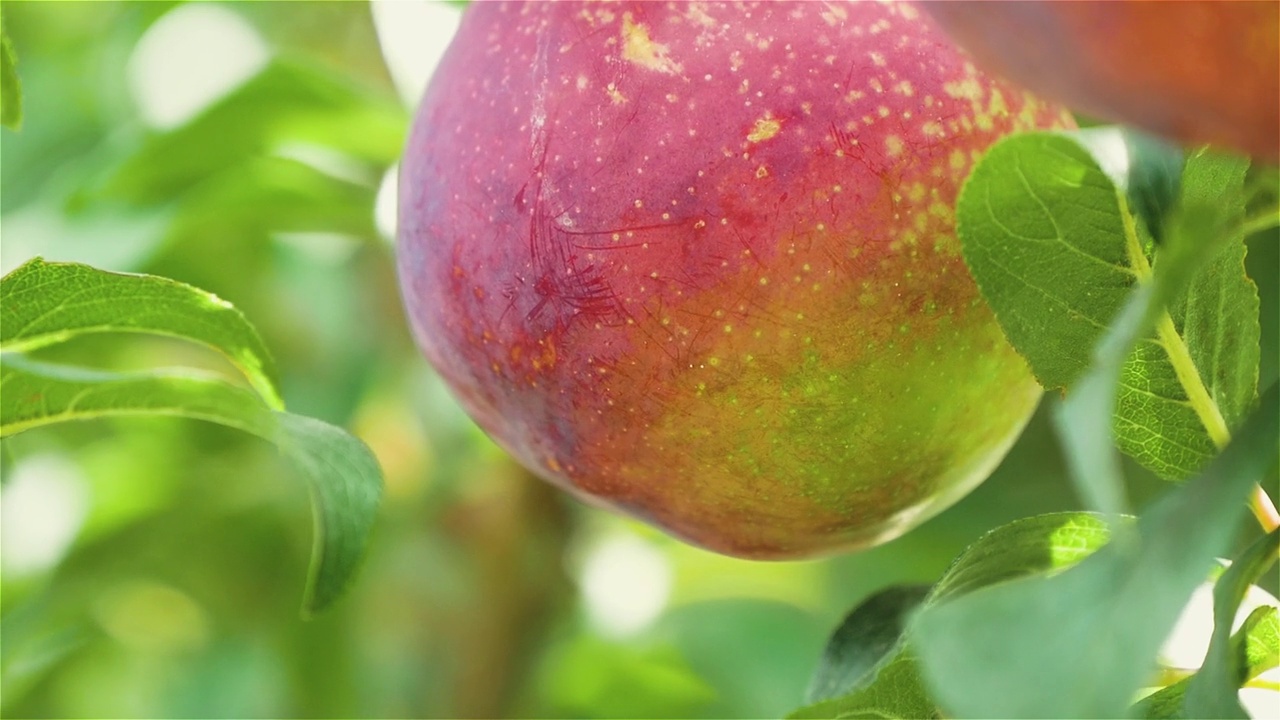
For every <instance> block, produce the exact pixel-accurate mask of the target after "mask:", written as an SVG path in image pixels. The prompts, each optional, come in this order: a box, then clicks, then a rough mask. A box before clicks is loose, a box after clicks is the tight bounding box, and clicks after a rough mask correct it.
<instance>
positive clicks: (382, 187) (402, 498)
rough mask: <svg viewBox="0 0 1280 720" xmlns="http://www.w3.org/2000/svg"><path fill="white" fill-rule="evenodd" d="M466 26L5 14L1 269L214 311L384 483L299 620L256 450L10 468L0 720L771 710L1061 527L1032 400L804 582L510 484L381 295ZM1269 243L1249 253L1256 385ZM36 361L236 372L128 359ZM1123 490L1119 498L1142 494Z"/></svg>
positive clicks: (302, 547) (319, 7) (393, 296)
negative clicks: (845, 619) (144, 289)
mask: <svg viewBox="0 0 1280 720" xmlns="http://www.w3.org/2000/svg"><path fill="white" fill-rule="evenodd" d="M460 11H461V8H460V6H458V5H451V4H444V3H434V2H426V1H425V0H420V1H417V2H415V1H411V0H386V1H384V2H380V3H377V4H375V5H373V6H371V5H370V4H367V3H364V2H341V3H334V2H304V3H294V2H279V3H276V2H263V3H245V4H217V3H198V4H181V3H173V2H145V3H116V2H68V3H45V2H14V1H10V2H5V3H4V5H3V8H2V12H3V22H4V27H5V30H6V32H7V33H8V34H9V35H10V36H11V38H12V41H13V45H14V48H15V50H16V52H17V54H18V59H19V65H18V71H19V74H20V76H21V79H22V83H23V88H24V97H25V102H26V118H25V126H24V127H23V128H22V130H21V131H20V132H16V133H15V132H10V131H8V130H4V131H3V133H2V134H0V140H2V142H3V146H2V153H3V155H2V157H3V163H2V165H0V168H2V176H0V177H2V181H3V192H2V193H0V233H2V236H3V252H2V254H0V266H2V269H3V271H4V272H8V271H9V270H12V269H13V268H15V267H17V266H18V265H20V264H21V263H22V262H24V261H26V260H27V259H29V258H30V257H32V256H35V255H43V256H44V257H45V258H46V259H50V260H77V261H82V262H88V263H91V264H94V265H96V266H98V267H102V268H105V269H111V270H122V271H140V272H150V273H156V274H160V275H165V276H168V277H172V278H176V279H179V280H182V281H185V282H188V283H192V284H194V285H197V286H199V287H201V288H204V289H207V290H210V291H213V292H215V293H217V294H218V295H219V296H221V297H223V298H226V299H227V300H230V301H232V302H233V303H235V304H236V305H237V306H239V307H240V308H241V309H242V310H243V311H244V312H245V313H246V314H247V315H248V317H249V318H250V320H252V321H253V322H255V323H256V324H257V325H258V327H259V328H260V330H261V331H262V333H263V336H264V338H265V340H266V342H267V345H268V346H269V347H270V348H271V349H272V351H273V352H274V353H275V355H276V359H277V361H278V364H279V366H280V369H281V371H282V374H283V382H284V393H285V399H286V401H287V403H288V405H289V406H290V409H291V410H292V411H293V412H296V413H302V414H309V415H314V416H316V417H320V418H322V419H324V420H326V421H328V422H331V423H335V424H339V425H343V426H346V427H348V428H350V429H352V430H353V431H354V432H355V433H357V434H358V435H359V436H360V437H362V438H363V439H364V440H365V441H366V442H367V443H368V444H369V445H370V446H371V447H372V448H373V450H374V451H375V453H376V454H377V456H378V458H379V460H380V461H381V463H382V466H383V468H384V471H385V473H386V495H385V499H384V503H383V507H382V511H381V516H380V518H379V521H378V524H377V527H376V529H375V533H374V536H373V538H372V543H371V546H370V551H369V555H368V559H367V561H366V563H365V565H364V568H363V570H362V573H361V575H360V576H359V577H358V579H357V581H356V583H355V584H354V586H353V587H352V589H351V591H350V593H349V595H348V596H347V597H346V598H345V599H344V600H343V601H341V602H340V603H339V604H338V605H337V606H336V607H335V608H333V609H332V610H330V611H329V612H327V613H325V614H323V615H321V616H320V617H318V618H316V619H313V620H310V621H303V620H302V619H301V618H300V617H299V605H300V600H301V594H302V588H303V582H304V577H305V573H306V567H307V563H308V559H309V553H310V542H311V521H310V518H309V509H308V498H307V494H306V490H305V488H304V486H303V485H302V483H301V482H299V481H298V480H297V479H296V478H294V477H291V476H290V475H289V474H288V473H287V471H286V469H285V467H284V466H283V464H282V463H281V462H280V460H279V459H278V457H277V456H276V455H275V453H274V450H273V449H272V448H271V447H270V446H268V445H266V444H265V443H262V442H260V441H258V440H256V439H253V438H251V437H249V436H246V435H242V434H237V433H235V432H233V431H229V430H225V429H223V428H220V427H216V426H213V425H208V424H202V423H198V422H194V421H183V420H170V419H134V420H118V421H101V422H91V423H81V424H74V425H64V426H59V427H55V428H50V429H46V430H40V431H34V432H29V433H25V434H21V435H18V436H15V437H12V438H10V439H7V440H5V441H4V442H3V444H2V445H0V448H2V451H3V452H2V456H0V461H2V463H3V465H2V468H3V486H2V487H0V530H2V532H3V536H2V542H0V633H2V638H3V643H2V645H0V712H2V713H3V714H4V715H5V716H7V717H46V716H61V717H111V716H127V717H190V716H201V717H218V716H234V717H256V716H275V717H284V716H308V717H311V716H315V717H320V716H326V717H327V716H351V717H356V716H359V717H366V716H369V717H386V716H397V717H408V716H459V717H460V716H476V717H498V716H522V717H536V716H569V715H573V716H584V717H601V718H607V717H623V716H627V717H636V716H646V717H699V716H701V717H763V716H776V715H780V714H782V713H785V712H786V711H788V710H790V709H792V708H794V707H796V706H797V705H799V704H800V702H801V698H802V695H803V691H804V688H805V684H806V682H807V678H808V675H809V673H810V671H811V670H812V668H813V667H814V665H815V663H816V660H817V658H818V656H819V654H820V652H821V648H822V645H823V642H824V641H825V638H826V635H827V634H828V633H829V632H830V631H831V629H832V628H833V627H834V626H835V625H836V624H837V623H838V621H839V620H840V618H841V617H842V615H843V614H844V613H845V612H846V611H847V610H848V609H849V608H851V607H852V606H853V605H854V604H856V603H857V602H858V601H859V600H861V599H862V598H864V597H866V596H867V595H868V594H870V593H871V592H874V591H876V590H878V589H880V588H883V587H885V586H888V585H891V584H895V583H901V582H928V581H931V580H933V579H935V578H936V577H937V576H938V575H939V574H940V573H941V572H942V570H943V569H944V568H945V566H946V564H947V563H948V562H949V560H950V559H951V558H952V557H953V556H955V555H956V553H958V552H959V551H960V550H961V549H962V548H963V547H964V546H965V545H966V544H967V543H969V542H971V541H972V540H974V539H975V538H977V537H978V536H979V535H980V534H981V533H982V532H984V531H985V530H987V529H990V528H992V527H995V526H997V525H999V524H1002V523H1004V522H1007V521H1009V520H1012V519H1015V518H1018V517H1022V516H1026V515H1030V514H1035V513H1040V512H1047V511H1053V510H1062V509H1072V508H1075V507H1077V506H1078V501H1077V500H1076V498H1075V497H1074V495H1073V494H1072V491H1071V489H1070V487H1069V485H1068V482H1067V480H1066V478H1065V476H1064V473H1063V468H1062V461H1061V457H1060V454H1059V451H1058V447H1057V444H1056V441H1055V439H1054V437H1053V433H1052V430H1051V429H1050V427H1049V425H1048V422H1047V415H1046V413H1045V411H1044V408H1043V407H1042V408H1041V412H1040V413H1038V414H1037V416H1036V418H1035V420H1034V421H1033V423H1032V425H1031V426H1030V428H1029V429H1028V431H1027V432H1026V434H1025V436H1024V437H1023V438H1022V440H1021V441H1020V442H1019V443H1018V445H1017V446H1016V447H1015V448H1014V449H1013V451H1012V453H1011V454H1010V455H1009V457H1008V459H1007V461H1006V462H1005V463H1004V465H1003V466H1002V467H1001V468H1000V469H999V470H998V471H997V472H996V474H995V475H994V476H993V477H992V478H991V479H990V480H989V481H988V482H987V483H986V484H985V485H984V486H983V487H981V488H980V489H979V490H977V491H976V492H974V493H973V494H972V495H971V496H970V497H968V498H967V499H966V500H964V501H963V502H961V503H960V504H958V505H957V506H955V507H954V508H953V509H951V510H950V511H948V512H946V513H944V514H943V515H941V516H940V517H938V518H936V519H934V520H933V521H931V522H929V523H927V524H926V525H924V526H923V527H921V528H920V529H918V530H916V531H915V532H913V533H911V534H909V535H908V536H907V537H904V538H902V539H900V540H898V541H896V542H893V543H890V544H888V545H886V546H884V547H881V548H878V549H875V550H871V551H868V552H864V553H861V554H857V555H849V556H845V557H837V558H831V559H827V560H819V561H810V562H791V563H751V562H744V561H739V560H732V559H728V558H724V557H720V556H717V555H713V554H710V553H707V552H704V551H701V550H697V549H693V548H690V547H687V546H684V545H681V544H679V543H677V542H675V541H672V540H670V539H667V538H665V537H663V536H661V535H659V534H657V533H656V532H653V531H651V530H649V529H647V528H644V527H642V526H640V525H638V524H636V523H633V522H630V521H627V520H623V519H620V518H616V517H613V516H609V515H605V514H603V513H601V512H599V511H596V510H591V509H588V508H586V507H584V506H582V505H580V504H578V503H576V502H574V501H572V500H571V499H569V498H567V497H566V496H564V495H563V494H561V493H560V492H558V491H555V490H553V489H551V488H549V487H548V486H546V485H544V484H542V483H541V482H539V481H537V480H536V479H533V478H532V477H530V476H529V475H528V474H527V473H525V472H524V471H522V470H520V469H519V468H518V467H517V466H515V465H514V464H513V463H512V462H511V461H509V460H508V459H507V458H506V457H505V456H504V455H503V453H502V452H501V451H499V450H497V449H496V448H495V447H494V446H493V445H492V444H491V443H490V442H489V441H488V440H487V439H486V438H485V437H484V436H483V435H482V434H481V433H480V432H479V431H478V430H477V429H476V428H475V427H474V426H473V425H472V424H471V423H470V422H469V421H468V420H467V418H466V417H465V416H464V415H463V414H462V413H461V411H460V410H459V409H458V408H457V406H456V405H455V403H454V402H453V400H452V399H451V398H450V396H449V395H448V393H447V392H446V390H445V389H444V387H443V386H442V384H441V382H440V381H439V380H438V378H437V377H436V376H435V375H434V374H433V373H432V372H431V370H430V369H429V367H428V366H427V365H426V363H425V362H424V361H423V360H422V359H421V358H420V356H419V355H418V353H417V351H416V350H415V348H414V347H413V344H412V341H411V339H410V338H409V336H408V333H407V331H406V326H405V323H404V321H403V318H402V315H401V308H400V299H399V297H398V294H397V289H396V285H395V274H394V264H393V257H394V163H395V162H396V159H397V155H398V153H399V151H400V147H401V143H402V141H403V138H404V136H405V132H406V129H407V126H408V123H409V120H410V114H411V108H412V105H413V104H414V101H415V100H416V97H417V95H418V94H419V93H420V92H421V88H422V86H423V83H424V82H425V81H426V78H427V76H428V75H429V74H430V70H431V68H432V67H433V64H434V58H435V57H436V56H438V54H439V53H440V52H441V51H442V50H443V48H444V46H445V44H446V43H447V42H448V38H449V37H450V34H451V32H452V29H453V27H454V26H455V25H456V22H457V17H458V15H459V13H460ZM1278 246H1280V243H1277V242H1276V239H1275V237H1274V236H1272V237H1266V238H1261V239H1255V240H1254V242H1253V243H1252V244H1251V247H1250V256H1249V270H1250V272H1251V274H1252V275H1253V276H1254V277H1255V278H1256V279H1257V281H1258V282H1259V283H1260V285H1261V286H1262V287H1261V296H1262V299H1263V317H1262V328H1263V368H1264V370H1263V374H1264V377H1263V385H1264V386H1265V385H1266V384H1267V383H1269V382H1270V381H1271V380H1272V379H1274V376H1275V368H1276V328H1277V326H1278V324H1280V322H1278V320H1277V311H1276V297H1277V289H1276V274H1277V273H1276V268H1277V266H1278V265H1280V258H1278V257H1277V247H1278ZM46 356H47V357H49V358H50V359H53V360H65V361H72V362H76V363H82V364H87V365H93V366H100V367H110V368H137V367H156V366H168V365H186V366H199V367H209V368H213V369H227V368H226V367H225V366H223V365H222V364H221V361H220V360H219V359H218V358H217V357H215V356H213V355H212V353H208V352H205V351H204V350H202V349H200V348H196V347H194V346H190V345H187V344H184V343H180V342H176V341H175V342H167V341H162V340H157V339H151V338H147V339H141V338H137V337H123V336H121V337H104V338H95V339H93V340H92V341H90V340H83V341H77V342H75V343H72V344H69V345H67V346H63V347H60V348H58V349H57V350H56V351H54V352H49V353H46ZM1128 469H1129V471H1130V476H1131V477H1132V478H1133V484H1132V492H1133V496H1134V498H1135V501H1136V503H1137V504H1138V505H1141V503H1142V502H1145V501H1146V500H1147V499H1149V498H1150V497H1152V496H1153V494H1154V493H1155V492H1158V491H1159V489H1160V487H1161V486H1160V485H1159V484H1158V483H1157V482H1156V481H1155V480H1153V479H1151V478H1150V477H1149V476H1148V475H1146V474H1144V473H1143V472H1142V471H1141V470H1139V469H1138V468H1136V467H1134V466H1132V465H1130V466H1129V468H1128Z"/></svg>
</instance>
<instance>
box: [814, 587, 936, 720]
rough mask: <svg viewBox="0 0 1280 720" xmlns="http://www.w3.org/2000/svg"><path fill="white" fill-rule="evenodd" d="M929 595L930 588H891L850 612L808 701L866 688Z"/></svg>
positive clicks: (833, 637)
mask: <svg viewBox="0 0 1280 720" xmlns="http://www.w3.org/2000/svg"><path fill="white" fill-rule="evenodd" d="M928 594H929V586H928V585H902V586H897V587H891V588H887V589H885V590H881V591H880V592H878V593H876V594H875V595H872V596H871V597H870V598H868V599H867V600H864V601H863V602H862V604H861V605H859V606H858V607H857V608H856V609H855V610H854V611H853V612H851V613H849V615H848V617H846V618H845V619H844V621H843V622H841V623H840V626H839V627H838V628H836V631H835V633H833V634H832V635H831V639H830V640H829V641H828V642H827V647H826V649H825V650H823V653H822V659H821V660H820V661H819V662H818V669H817V670H816V671H815V672H814V674H813V678H812V680H811V681H810V683H809V689H808V691H806V693H805V702H807V703H816V702H819V701H822V700H829V699H831V698H834V697H839V696H841V695H846V694H848V693H849V692H851V691H852V690H854V689H856V688H858V687H860V686H862V685H864V684H865V683H862V682H860V681H861V680H863V679H864V678H865V677H867V676H868V674H869V673H871V671H872V670H873V669H875V668H876V666H877V665H879V664H880V661H881V660H883V659H884V658H885V657H886V656H888V655H889V654H890V653H891V652H893V651H896V650H897V649H898V639H899V638H900V637H901V635H902V631H903V629H904V628H905V622H906V618H907V614H908V613H910V612H911V611H912V610H914V609H915V608H916V606H917V605H919V604H920V603H921V601H923V600H924V598H925V596H926V595H928Z"/></svg>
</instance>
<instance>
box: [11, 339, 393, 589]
mask: <svg viewBox="0 0 1280 720" xmlns="http://www.w3.org/2000/svg"><path fill="white" fill-rule="evenodd" d="M0 391H2V392H0V437H3V436H8V435H12V434H15V433H18V432H22V431H24V430H29V429H32V428H36V427H40V426H43V425H49V424H53V423H58V422H64V421H68V420H88V419H93V418H99V417H106V416H129V415H170V416H176V417H188V418H195V419H199V420H207V421H210V422H216V423H219V424H222V425H226V426H229V427H233V428H237V429H240V430H244V431H246V432H249V433H252V434H254V435H257V436H259V437H262V438H264V439H266V440H269V441H271V442H273V443H276V444H277V445H279V446H280V449H281V450H282V451H283V453H284V455H285V456H286V457H288V458H289V459H290V460H291V461H292V463H293V464H294V465H296V466H297V468H298V469H299V470H300V471H301V472H302V474H303V476H304V477H305V478H306V480H307V481H308V483H309V487H310V490H311V497H312V501H313V509H314V514H315V520H316V527H315V533H316V538H315V545H314V550H313V555H312V563H311V570H310V574H309V578H308V582H307V591H306V599H305V602H304V610H305V611H306V612H308V613H309V612H315V611H318V610H322V609H324V608H325V607H327V606H328V605H330V604H331V603H332V602H333V601H334V600H336V599H337V598H338V596H339V595H340V593H341V591H342V589H343V587H345V586H346V584H347V583H348V582H349V581H350V579H351V577H352V576H353V574H354V572H355V570H356V568H357V567H358V565H359V561H360V558H361V556H362V555H363V553H364V548H365V546H366V544H367V542H368V537H369V532H370V530H371V528H372V527H373V521H374V519H375V516H376V513H377V507H378V500H379V497H380V496H381V492H382V476H381V471H380V469H379V467H378V463H377V460H376V459H375V458H374V457H373V454H372V453H371V452H370V451H369V449H368V448H367V447H365V445H364V444H363V443H362V442H360V441H359V440H357V439H356V438H354V437H352V436H351V435H349V434H347V433H346V432H344V431H343V430H341V429H339V428H336V427H333V426H331V425H327V424H325V423H323V422H320V421H319V420H313V419H311V418H305V417H300V416H297V415H290V414H288V413H284V412H279V411H274V410H272V409H271V408H270V407H268V406H267V405H265V404H264V403H263V401H262V400H261V399H260V398H259V397H258V396H257V395H255V394H254V393H252V392H249V391H248V390H244V389H241V388H239V387H236V386H234V385H231V384H229V383H226V382H224V381H222V380H218V379H216V378H213V377H209V376H205V375H201V374H196V373H191V372H182V373H179V372H148V373H129V374H123V373H108V372H102V371H96V370H85V369H82V368H73V367H65V366H59V365H50V364H47V363H39V362H35V361H32V360H29V359H27V358H25V357H23V356H21V355H15V354H12V353H6V354H4V355H3V362H2V363H0Z"/></svg>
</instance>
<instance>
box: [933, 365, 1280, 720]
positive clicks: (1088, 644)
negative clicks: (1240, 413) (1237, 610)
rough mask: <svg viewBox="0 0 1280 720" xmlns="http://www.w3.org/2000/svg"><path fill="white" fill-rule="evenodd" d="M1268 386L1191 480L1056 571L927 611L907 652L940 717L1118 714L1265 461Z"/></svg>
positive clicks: (1274, 393)
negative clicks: (941, 710)
mask: <svg viewBox="0 0 1280 720" xmlns="http://www.w3.org/2000/svg"><path fill="white" fill-rule="evenodd" d="M1278 438H1280V389H1277V387H1276V386H1273V387H1272V388H1271V389H1270V390H1269V391H1268V392H1267V394H1266V395H1265V396H1264V397H1263V399H1262V403H1261V406H1260V408H1259V409H1258V410H1257V411H1256V412H1255V413H1254V414H1253V415H1252V416H1251V417H1250V419H1249V420H1248V421H1247V422H1246V423H1245V425H1244V427H1243V428H1242V430H1241V432H1240V433H1239V434H1238V435H1237V436H1236V437H1235V439H1234V440H1233V441H1232V443H1231V444H1230V445H1229V446H1228V447H1227V449H1226V450H1225V451H1224V452H1223V453H1222V454H1221V455H1219V456H1218V457H1216V458H1215V459H1214V460H1213V461H1212V462H1211V463H1210V464H1209V465H1208V467H1207V468H1206V469H1205V470H1204V472H1203V473H1201V474H1200V475H1199V476H1197V477H1196V478H1195V479H1193V480H1191V481H1190V482H1188V483H1186V484H1185V485H1183V486H1181V487H1179V488H1176V489H1175V490H1173V491H1172V492H1169V493H1166V494H1165V495H1164V496H1162V497H1161V498H1160V499H1159V500H1157V501H1156V502H1155V503H1154V504H1153V505H1152V506H1151V508H1150V509H1149V510H1148V511H1147V512H1146V513H1144V514H1143V516H1142V517H1140V518H1139V519H1138V522H1137V524H1136V527H1133V528H1128V529H1127V530H1126V531H1125V532H1122V533H1119V535H1118V536H1117V537H1116V538H1115V539H1113V540H1112V541H1111V542H1109V543H1108V544H1107V545H1106V546H1105V547H1103V548H1102V549H1101V550H1099V551H1097V552H1096V553H1094V554H1092V555H1090V556H1089V557H1087V558H1086V559H1084V560H1083V561H1081V562H1080V563H1079V564H1078V565H1076V566H1075V567H1073V568H1070V569H1069V570H1066V571H1065V572H1062V573H1059V574H1056V575H1051V576H1045V575H1036V576H1032V577H1028V578H1022V579H1019V580H1015V581H1012V582H1006V583H1002V584H999V585H995V586H990V587H986V588H983V589H980V590H977V591H974V592H971V593H969V594H966V595H964V596H962V597H958V598H953V599H950V600H948V601H946V602H942V603H936V604H930V605H927V606H926V607H925V608H924V609H923V610H922V611H921V613H920V614H919V615H918V616H917V618H916V621H915V623H914V624H913V627H912V634H911V637H912V644H913V647H914V648H915V649H916V652H917V653H918V655H919V658H920V663H921V667H922V669H923V672H924V676H925V678H926V679H927V680H928V684H929V687H930V689H931V690H932V691H933V693H934V697H935V698H936V699H937V700H938V702H939V703H940V705H941V706H942V707H943V708H944V709H946V710H947V712H948V714H950V715H954V716H967V717H975V716H976V717H1045V716H1056V717H1110V716H1117V715H1121V714H1123V713H1124V712H1125V710H1126V708H1127V707H1128V705H1129V701H1130V699H1131V698H1132V697H1133V695H1134V693H1135V692H1136V691H1137V690H1138V689H1139V687H1141V685H1142V683H1143V681H1144V680H1145V679H1146V677H1147V675H1148V674H1149V673H1150V671H1151V669H1152V664H1153V659H1154V657H1155V655H1156V651H1157V649H1158V648H1159V646H1160V643H1161V642H1162V641H1163V640H1164V638H1165V637H1166V635H1167V634H1168V632H1169V630H1170V628H1171V627H1172V626H1173V623H1174V621H1175V620H1176V619H1177V617H1178V614H1179V612H1180V611H1181V609H1182V607H1183V605H1184V604H1185V603H1186V600H1187V598H1188V597H1189V596H1190V594H1191V592H1192V590H1193V589H1194V588H1195V587H1196V586H1197V585H1198V584H1199V583H1200V582H1201V581H1202V580H1203V578H1204V576H1205V573H1206V572H1207V571H1208V569H1209V567H1210V566H1211V565H1212V564H1213V561H1214V558H1215V557H1216V556H1218V555H1220V554H1222V553H1223V551H1224V550H1226V549H1227V547H1228V546H1229V545H1230V542H1231V540H1232V538H1233V537H1234V535H1235V532H1236V530H1237V528H1238V526H1239V522H1240V520H1241V518H1242V517H1243V515H1244V500H1245V498H1246V496H1247V495H1248V492H1249V489H1250V488H1251V487H1252V486H1253V484H1254V483H1256V482H1258V481H1260V480H1261V479H1262V478H1263V477H1265V474H1266V472H1267V471H1268V470H1269V469H1270V467H1271V465H1272V464H1273V463H1274V461H1275V457H1276V453H1277V439H1278Z"/></svg>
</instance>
